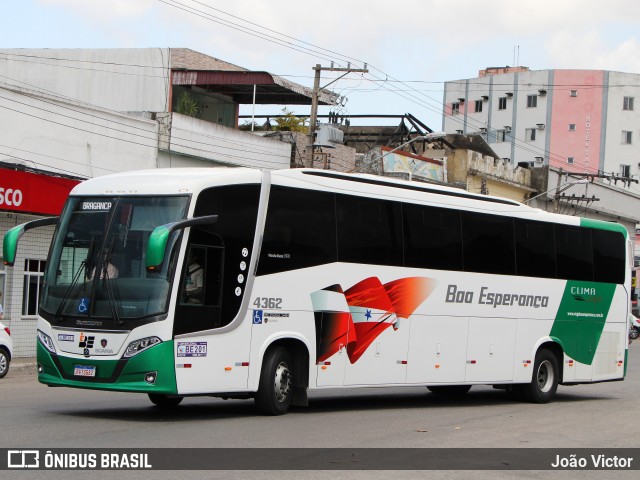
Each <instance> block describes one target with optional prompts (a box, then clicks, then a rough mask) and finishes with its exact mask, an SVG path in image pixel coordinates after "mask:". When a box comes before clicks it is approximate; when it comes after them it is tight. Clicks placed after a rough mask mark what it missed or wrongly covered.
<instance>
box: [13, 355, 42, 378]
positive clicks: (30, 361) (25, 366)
mask: <svg viewBox="0 0 640 480" xmlns="http://www.w3.org/2000/svg"><path fill="white" fill-rule="evenodd" d="M36 373H38V372H37V368H36V357H19V358H13V359H12V360H11V363H10V364H9V373H8V374H7V376H12V375H29V374H33V375H35V374H36Z"/></svg>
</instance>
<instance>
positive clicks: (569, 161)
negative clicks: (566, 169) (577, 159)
mask: <svg viewBox="0 0 640 480" xmlns="http://www.w3.org/2000/svg"><path fill="white" fill-rule="evenodd" d="M573 160H574V159H573V157H567V163H568V164H569V165H573Z"/></svg>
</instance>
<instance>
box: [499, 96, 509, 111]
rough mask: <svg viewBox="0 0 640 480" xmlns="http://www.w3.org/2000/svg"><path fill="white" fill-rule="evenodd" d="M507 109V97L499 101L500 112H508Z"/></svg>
mask: <svg viewBox="0 0 640 480" xmlns="http://www.w3.org/2000/svg"><path fill="white" fill-rule="evenodd" d="M506 109H507V97H500V98H499V99H498V110H506Z"/></svg>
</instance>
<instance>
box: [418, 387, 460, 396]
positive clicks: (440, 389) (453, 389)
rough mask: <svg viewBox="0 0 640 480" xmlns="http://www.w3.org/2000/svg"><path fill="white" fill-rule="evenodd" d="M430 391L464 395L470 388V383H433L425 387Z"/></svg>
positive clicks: (441, 393)
mask: <svg viewBox="0 0 640 480" xmlns="http://www.w3.org/2000/svg"><path fill="white" fill-rule="evenodd" d="M427 389H428V390H429V391H430V392H431V393H436V394H438V395H451V396H454V395H464V394H465V393H467V392H468V391H469V390H471V385H435V386H431V387H427Z"/></svg>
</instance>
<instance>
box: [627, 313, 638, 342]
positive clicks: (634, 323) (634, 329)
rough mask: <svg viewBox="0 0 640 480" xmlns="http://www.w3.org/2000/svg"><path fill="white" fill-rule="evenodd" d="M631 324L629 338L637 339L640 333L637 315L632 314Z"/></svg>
mask: <svg viewBox="0 0 640 480" xmlns="http://www.w3.org/2000/svg"><path fill="white" fill-rule="evenodd" d="M630 320H631V325H630V326H629V338H630V339H631V340H635V339H636V338H638V336H639V335H640V321H638V318H637V317H636V316H635V315H631V318H630Z"/></svg>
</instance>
